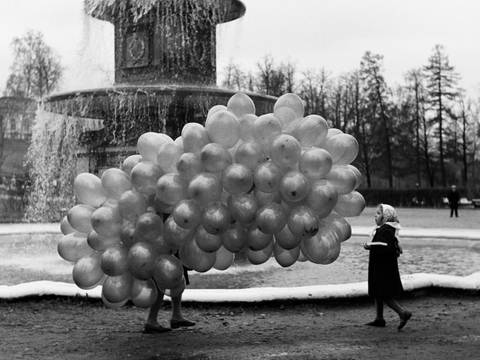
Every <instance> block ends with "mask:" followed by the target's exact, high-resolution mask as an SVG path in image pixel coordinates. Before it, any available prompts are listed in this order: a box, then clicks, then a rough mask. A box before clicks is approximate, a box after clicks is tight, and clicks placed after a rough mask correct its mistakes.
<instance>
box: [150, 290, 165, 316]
mask: <svg viewBox="0 0 480 360" xmlns="http://www.w3.org/2000/svg"><path fill="white" fill-rule="evenodd" d="M157 290H158V296H157V300H156V301H155V303H153V305H152V306H151V307H150V310H149V312H148V317H147V324H152V325H158V320H157V317H158V312H159V310H160V307H161V306H162V303H163V296H164V293H163V291H162V290H159V289H158V288H157Z"/></svg>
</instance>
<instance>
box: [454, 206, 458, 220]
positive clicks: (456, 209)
mask: <svg viewBox="0 0 480 360" xmlns="http://www.w3.org/2000/svg"><path fill="white" fill-rule="evenodd" d="M455 217H458V206H456V207H455Z"/></svg>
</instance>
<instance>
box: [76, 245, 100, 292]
mask: <svg viewBox="0 0 480 360" xmlns="http://www.w3.org/2000/svg"><path fill="white" fill-rule="evenodd" d="M104 276H105V274H104V273H103V271H102V269H101V268H100V254H99V253H93V254H90V255H87V256H84V257H82V258H81V259H79V260H78V261H77V262H76V263H75V265H74V266H73V271H72V277H73V282H74V283H75V284H76V285H77V286H78V287H79V288H80V289H84V290H88V289H92V288H94V287H95V286H97V285H98V284H99V283H100V282H101V281H102V280H103V278H104Z"/></svg>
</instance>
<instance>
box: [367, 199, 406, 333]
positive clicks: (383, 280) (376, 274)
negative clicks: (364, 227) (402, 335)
mask: <svg viewBox="0 0 480 360" xmlns="http://www.w3.org/2000/svg"><path fill="white" fill-rule="evenodd" d="M375 223H376V224H377V226H376V227H375V229H374V232H373V238H372V240H371V241H370V242H368V243H365V244H364V245H363V247H364V248H365V249H366V250H369V251H370V256H369V263H368V295H370V296H371V297H373V298H374V299H375V306H376V311H377V316H376V318H375V320H374V321H372V322H369V323H367V324H366V325H369V326H377V327H385V325H386V322H385V319H384V317H383V304H384V303H385V304H387V305H388V306H389V307H390V308H392V309H393V310H394V311H395V312H396V313H397V314H398V316H399V317H400V323H399V325H398V330H401V329H402V328H403V327H404V326H405V325H406V324H407V321H408V320H409V319H410V318H411V317H412V313H411V312H410V311H407V310H405V309H404V308H403V307H402V306H400V304H399V303H398V302H397V301H396V300H394V298H395V297H397V296H398V295H400V294H401V293H402V292H403V286H402V281H401V279H400V273H399V271H398V261H397V258H398V257H399V256H400V254H401V253H402V249H401V247H400V245H399V243H398V238H397V236H398V231H399V230H400V224H399V221H398V217H397V212H396V211H395V209H394V208H393V207H392V206H390V205H386V204H380V205H379V206H378V207H377V211H376V213H375Z"/></svg>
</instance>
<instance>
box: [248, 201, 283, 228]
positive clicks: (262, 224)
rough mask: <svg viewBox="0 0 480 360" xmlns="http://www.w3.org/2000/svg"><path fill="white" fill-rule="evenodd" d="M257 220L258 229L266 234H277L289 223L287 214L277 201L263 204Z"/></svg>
mask: <svg viewBox="0 0 480 360" xmlns="http://www.w3.org/2000/svg"><path fill="white" fill-rule="evenodd" d="M255 221H256V223H257V227H258V229H259V230H260V231H261V232H263V233H265V234H275V233H278V232H279V231H281V230H282V229H283V228H284V226H285V225H286V223H287V214H286V213H285V211H284V210H283V207H282V206H281V205H280V204H277V203H270V204H268V205H265V206H263V207H262V208H260V209H259V210H258V212H257V215H256V218H255Z"/></svg>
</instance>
